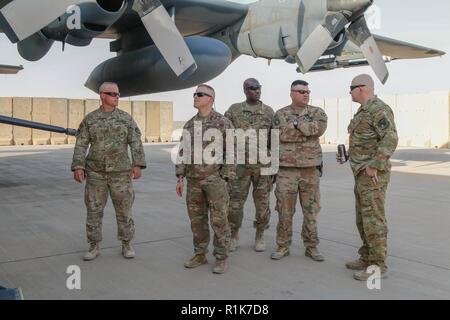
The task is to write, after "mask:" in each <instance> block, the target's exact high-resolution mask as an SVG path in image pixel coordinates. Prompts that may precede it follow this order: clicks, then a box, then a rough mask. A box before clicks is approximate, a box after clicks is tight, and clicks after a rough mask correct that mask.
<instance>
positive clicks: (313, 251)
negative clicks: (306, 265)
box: [305, 248, 325, 262]
mask: <svg viewBox="0 0 450 320" xmlns="http://www.w3.org/2000/svg"><path fill="white" fill-rule="evenodd" d="M305 256H307V257H309V258H311V259H313V260H314V261H318V262H320V261H325V258H324V256H323V255H322V254H321V253H320V251H319V250H318V249H317V248H309V249H306V251H305Z"/></svg>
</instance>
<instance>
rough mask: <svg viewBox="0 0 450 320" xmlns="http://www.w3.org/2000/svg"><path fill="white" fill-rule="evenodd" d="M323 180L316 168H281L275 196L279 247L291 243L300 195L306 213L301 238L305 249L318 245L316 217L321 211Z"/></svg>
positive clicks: (304, 213)
mask: <svg viewBox="0 0 450 320" xmlns="http://www.w3.org/2000/svg"><path fill="white" fill-rule="evenodd" d="M319 184H320V177H319V170H318V169H317V168H316V167H308V168H289V167H281V168H280V170H279V172H278V175H277V186H276V190H275V196H276V198H277V204H276V208H275V209H276V210H277V211H278V214H279V221H278V226H277V244H278V246H280V247H289V246H290V245H291V243H292V220H293V217H294V213H295V206H296V203H297V194H300V205H301V207H302V211H303V226H302V233H301V235H302V239H303V243H304V246H305V248H306V250H308V249H312V248H315V247H317V246H318V245H319V237H318V233H317V221H316V219H317V215H318V214H319V211H320V186H319Z"/></svg>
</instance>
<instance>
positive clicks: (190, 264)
mask: <svg viewBox="0 0 450 320" xmlns="http://www.w3.org/2000/svg"><path fill="white" fill-rule="evenodd" d="M205 263H208V260H206V256H205V255H204V254H196V255H195V256H193V257H192V258H191V259H190V260H188V261H186V262H185V263H184V267H185V268H197V267H199V266H201V265H202V264H205Z"/></svg>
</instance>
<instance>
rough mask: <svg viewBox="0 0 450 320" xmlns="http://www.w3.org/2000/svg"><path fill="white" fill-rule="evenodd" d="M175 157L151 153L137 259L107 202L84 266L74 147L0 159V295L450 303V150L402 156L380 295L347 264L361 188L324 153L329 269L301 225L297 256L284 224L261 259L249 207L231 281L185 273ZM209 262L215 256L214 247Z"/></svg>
mask: <svg viewBox="0 0 450 320" xmlns="http://www.w3.org/2000/svg"><path fill="white" fill-rule="evenodd" d="M172 146H173V145H146V146H145V151H146V155H147V160H148V163H149V166H148V169H147V170H145V171H144V176H143V178H142V179H141V180H139V181H137V182H136V183H135V191H136V201H135V205H134V209H133V214H134V220H135V223H136V237H135V240H134V247H135V250H136V254H137V257H136V258H135V259H133V260H125V259H124V258H122V256H121V254H120V249H121V247H120V242H119V241H118V240H117V236H116V233H117V227H116V222H115V217H114V211H113V208H112V205H111V201H110V200H109V202H108V206H107V208H106V209H105V217H104V223H103V242H102V243H101V247H102V251H101V256H100V257H98V258H97V259H96V260H94V261H92V262H85V261H83V260H82V256H83V254H84V252H85V250H86V249H87V242H86V237H85V215H86V213H85V206H84V200H83V194H84V185H80V184H77V183H75V182H74V180H73V178H72V173H71V172H70V163H71V158H72V152H73V146H37V147H34V146H24V147H2V148H0V285H3V286H6V287H19V286H20V287H21V288H22V289H23V294H24V297H25V299H181V300H184V299H195V300H196V299H200V300H209V299H225V300H235V299H237V300H239V299H256V300H271V299H286V300H290V299H450V251H449V244H450V232H449V231H450V213H449V208H450V174H449V173H450V156H449V150H424V149H399V150H398V151H397V152H396V154H395V157H394V161H393V165H394V172H393V175H392V180H391V185H390V187H389V189H388V197H387V205H386V207H387V219H388V226H389V247H388V254H389V258H388V266H389V278H388V279H383V280H381V289H380V290H377V289H375V290H369V289H368V288H367V286H366V283H363V282H358V281H356V280H353V278H352V271H350V270H347V269H346V268H345V266H344V264H345V262H346V261H348V260H351V259H355V258H357V250H358V248H359V246H360V244H361V241H360V238H359V235H358V231H357V229H356V225H355V213H354V196H353V176H352V174H351V172H350V168H349V166H348V165H344V166H341V165H338V164H337V163H335V160H334V157H335V156H334V150H335V149H336V148H335V146H324V159H325V173H324V177H323V178H322V181H321V191H322V211H321V213H320V215H319V222H318V225H319V237H320V241H321V243H320V250H321V251H322V253H323V254H324V255H325V258H326V261H324V262H320V263H319V262H314V261H312V260H311V259H309V258H307V257H305V256H304V248H303V244H302V241H301V240H300V229H301V223H302V215H301V211H300V208H299V206H298V208H297V213H296V214H295V219H294V236H293V244H292V247H291V255H290V256H288V257H286V258H284V259H282V260H280V261H273V260H271V259H270V253H271V252H272V251H273V250H275V249H276V244H275V230H276V224H277V219H278V214H277V212H276V211H274V210H273V208H274V207H275V197H274V195H273V194H272V198H271V208H272V217H271V223H270V228H269V230H267V232H266V234H265V240H266V243H267V249H268V250H267V251H266V252H263V253H257V252H255V251H253V248H252V246H253V239H254V234H255V231H254V229H253V227H252V224H253V216H254V207H253V203H252V200H251V199H249V200H248V201H247V204H246V207H245V217H244V222H243V228H242V230H241V241H240V247H239V248H238V250H237V251H236V252H234V253H231V255H230V258H229V269H228V272H227V273H226V274H224V275H214V274H212V272H211V268H212V264H213V262H214V257H213V256H212V255H211V253H210V254H209V255H208V260H209V264H207V265H203V266H201V267H199V268H196V269H192V270H191V269H185V268H184V267H183V263H184V262H185V261H186V260H187V259H189V258H190V257H191V256H192V253H193V245H192V234H191V230H190V224H189V219H188V216H187V213H186V204H185V199H181V198H178V197H177V196H176V195H175V182H176V179H175V176H174V165H173V164H172V162H171V161H170V153H169V152H170V149H171V148H172ZM210 249H211V252H212V244H210ZM73 265H76V266H79V267H80V270H81V290H76V289H75V290H69V289H68V288H67V286H66V284H67V283H66V282H67V280H68V278H69V276H70V274H68V273H67V269H68V267H69V266H73Z"/></svg>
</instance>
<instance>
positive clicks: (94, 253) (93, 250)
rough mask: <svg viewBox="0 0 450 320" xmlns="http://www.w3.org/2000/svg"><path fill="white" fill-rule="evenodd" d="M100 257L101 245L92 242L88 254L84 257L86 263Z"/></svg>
mask: <svg viewBox="0 0 450 320" xmlns="http://www.w3.org/2000/svg"><path fill="white" fill-rule="evenodd" d="M99 255H100V244H99V243H98V242H91V243H90V247H89V250H88V252H86V254H85V255H84V257H83V260H85V261H91V260H94V259H95V258H97V257H98V256H99Z"/></svg>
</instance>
